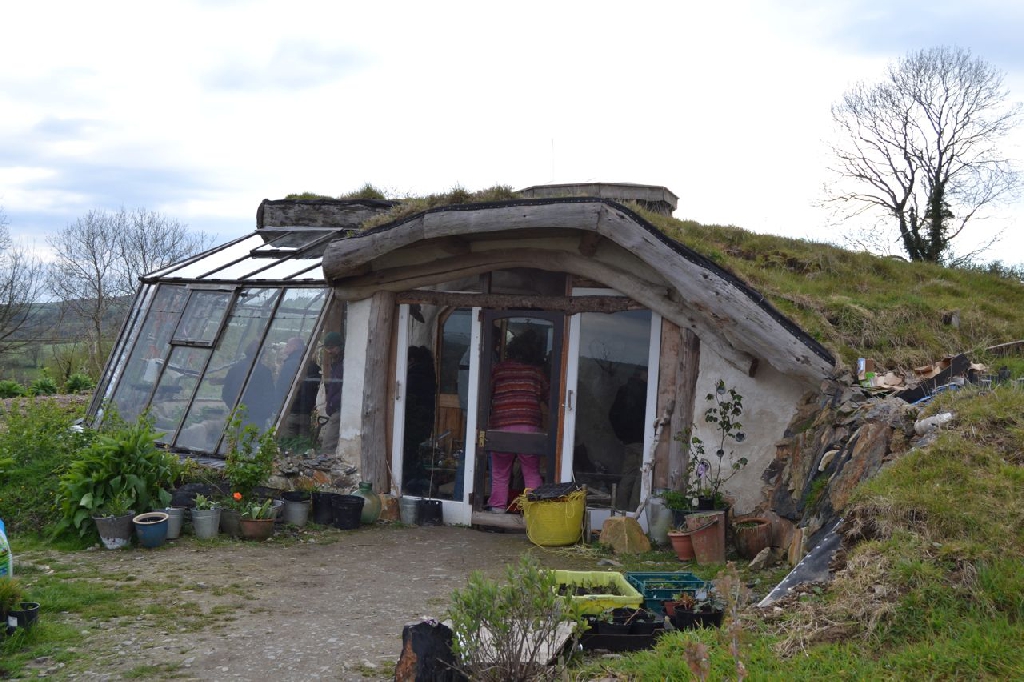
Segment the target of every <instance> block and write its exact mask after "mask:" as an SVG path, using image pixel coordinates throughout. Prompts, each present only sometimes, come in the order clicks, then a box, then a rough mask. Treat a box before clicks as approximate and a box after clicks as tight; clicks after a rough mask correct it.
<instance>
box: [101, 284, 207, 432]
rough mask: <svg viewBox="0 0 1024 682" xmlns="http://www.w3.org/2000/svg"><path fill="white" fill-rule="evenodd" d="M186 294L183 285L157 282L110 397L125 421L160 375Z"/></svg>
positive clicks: (136, 411) (144, 403)
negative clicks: (150, 303) (149, 304)
mask: <svg viewBox="0 0 1024 682" xmlns="http://www.w3.org/2000/svg"><path fill="white" fill-rule="evenodd" d="M186 298H188V290H187V289H186V288H185V287H183V286H172V285H168V284H162V285H160V288H159V289H158V290H157V292H156V295H155V296H154V298H153V304H152V305H151V306H150V308H149V312H148V313H147V314H146V320H145V322H143V326H142V330H141V331H140V332H139V336H138V338H137V340H136V341H135V346H134V348H132V350H131V355H130V356H129V358H128V362H127V363H125V367H124V373H123V374H122V376H121V380H120V382H118V384H117V388H116V389H115V392H114V397H113V399H112V400H113V403H114V406H115V407H116V408H117V411H118V414H120V416H121V417H122V418H123V419H125V420H126V421H129V422H130V421H134V420H135V418H136V417H138V416H139V415H140V414H142V411H143V410H144V409H146V408H147V407H148V406H149V403H148V400H149V394H150V392H151V391H152V389H153V385H154V384H155V383H156V380H157V378H158V377H159V376H160V370H161V369H162V368H163V365H164V359H165V358H166V355H167V352H168V350H169V347H170V346H169V344H170V341H171V334H172V333H173V331H174V328H175V326H176V325H177V324H178V317H179V316H180V315H181V310H182V308H183V307H184V305H185V299H186Z"/></svg>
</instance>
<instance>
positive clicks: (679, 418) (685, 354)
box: [668, 329, 700, 490]
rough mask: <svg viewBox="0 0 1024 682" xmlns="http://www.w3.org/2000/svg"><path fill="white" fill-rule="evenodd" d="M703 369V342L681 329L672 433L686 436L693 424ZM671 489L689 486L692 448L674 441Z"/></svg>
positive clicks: (669, 474)
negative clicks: (701, 365)
mask: <svg viewBox="0 0 1024 682" xmlns="http://www.w3.org/2000/svg"><path fill="white" fill-rule="evenodd" d="M699 369H700V339H699V338H698V337H697V336H696V335H695V334H694V333H693V332H691V331H690V330H689V329H682V330H680V343H679V355H678V361H677V362H676V368H675V371H676V380H675V389H676V396H675V400H676V409H675V412H674V413H673V415H672V428H671V432H672V434H673V435H674V434H677V433H685V431H686V429H688V428H689V427H691V426H692V425H693V410H694V406H695V405H696V402H697V374H698V371H699ZM669 447H670V449H669V473H668V479H669V480H668V487H669V488H671V489H672V490H681V489H682V488H683V486H684V485H685V484H686V480H685V479H686V465H687V457H688V456H689V453H688V450H689V448H687V447H685V445H684V444H682V443H678V442H676V441H673V442H672V444H671V445H670V446H669Z"/></svg>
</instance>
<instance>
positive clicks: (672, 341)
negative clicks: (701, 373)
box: [651, 320, 682, 489]
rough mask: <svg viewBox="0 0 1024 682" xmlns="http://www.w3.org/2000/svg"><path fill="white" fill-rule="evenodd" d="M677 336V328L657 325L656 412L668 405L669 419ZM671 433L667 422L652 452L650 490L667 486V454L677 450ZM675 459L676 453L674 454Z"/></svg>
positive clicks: (673, 392) (674, 377)
mask: <svg viewBox="0 0 1024 682" xmlns="http://www.w3.org/2000/svg"><path fill="white" fill-rule="evenodd" d="M681 338H682V337H681V336H680V334H679V327H677V326H676V325H675V324H673V323H672V322H670V321H669V320H662V322H661V357H660V358H659V361H658V367H659V369H658V402H657V410H656V411H657V413H658V414H664V412H665V410H666V409H667V408H668V407H669V406H670V405H672V406H673V408H672V414H673V418H674V416H675V412H676V407H675V406H674V405H675V400H676V378H677V375H676V366H677V364H678V362H679V345H680V340H681ZM675 433H676V432H675V431H674V430H672V427H671V423H670V425H669V426H668V428H665V429H663V430H662V438H661V441H660V442H658V443H657V444H655V449H654V470H653V472H652V479H651V487H652V488H655V489H656V488H668V487H669V461H670V457H671V455H670V452H671V450H672V449H673V448H674V449H675V450H676V451H678V449H679V444H678V443H676V442H675V440H673V438H672V437H673V436H674V435H675ZM675 456H676V457H677V458H678V454H676V455H675Z"/></svg>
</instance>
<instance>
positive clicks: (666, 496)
mask: <svg viewBox="0 0 1024 682" xmlns="http://www.w3.org/2000/svg"><path fill="white" fill-rule="evenodd" d="M692 497H693V496H692V495H690V494H689V493H688V492H687V491H683V490H665V491H662V493H661V499H662V500H663V501H664V502H665V506H666V507H668V508H669V509H671V510H673V511H689V510H690V509H691V508H692V507H693V504H692V502H693V500H692Z"/></svg>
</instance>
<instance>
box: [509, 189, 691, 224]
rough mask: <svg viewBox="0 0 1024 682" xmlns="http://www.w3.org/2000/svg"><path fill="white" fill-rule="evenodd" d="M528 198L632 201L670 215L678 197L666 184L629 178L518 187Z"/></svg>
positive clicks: (648, 208)
mask: <svg viewBox="0 0 1024 682" xmlns="http://www.w3.org/2000/svg"><path fill="white" fill-rule="evenodd" d="M519 194H521V195H522V196H524V197H526V198H528V199H555V198H558V197H597V198H599V199H611V200H612V201H621V202H626V201H635V202H636V203H638V204H640V205H641V206H643V207H644V208H645V209H647V210H648V211H652V212H654V213H660V214H661V215H666V216H670V215H672V211H674V210H676V204H677V203H678V201H679V197H677V196H676V195H675V194H673V193H672V192H671V191H669V190H668V188H666V187H660V186H658V185H636V184H633V183H629V182H581V183H567V184H561V185H534V186H533V187H527V188H526V189H521V190H519Z"/></svg>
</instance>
